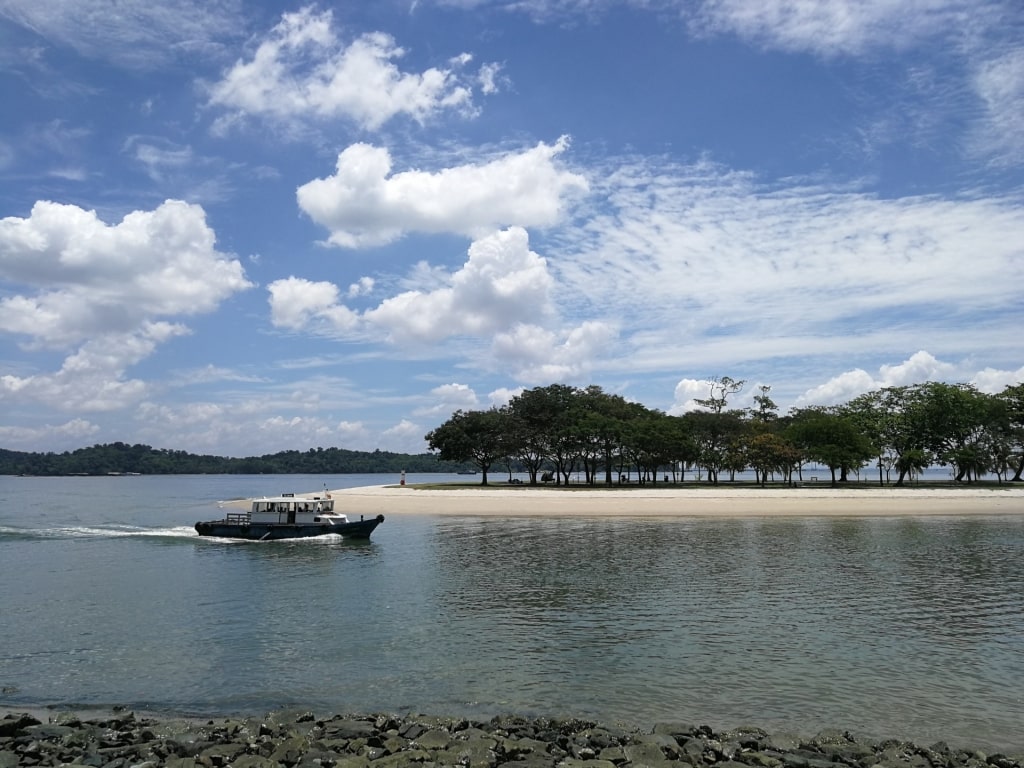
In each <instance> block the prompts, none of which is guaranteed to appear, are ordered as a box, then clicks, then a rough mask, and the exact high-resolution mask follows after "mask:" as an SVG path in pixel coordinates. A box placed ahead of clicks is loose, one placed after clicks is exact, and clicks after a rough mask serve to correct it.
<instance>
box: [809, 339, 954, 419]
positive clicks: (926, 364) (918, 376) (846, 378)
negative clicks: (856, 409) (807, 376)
mask: <svg viewBox="0 0 1024 768" xmlns="http://www.w3.org/2000/svg"><path fill="white" fill-rule="evenodd" d="M958 371H959V369H958V367H957V366H955V365H953V364H952V363H944V362H942V361H941V360H937V359H936V358H935V356H934V355H932V354H930V353H929V352H926V351H924V350H921V351H919V352H915V353H914V354H913V355H911V356H910V357H909V358H908V359H906V360H904V361H903V362H902V363H899V364H897V365H882V366H880V367H879V369H878V375H877V376H872V375H871V374H869V373H868V372H867V371H864V370H862V369H860V368H855V369H853V370H850V371H845V372H844V373H841V374H839V375H838V376H836V377H834V378H832V379H830V380H828V381H826V382H825V383H824V384H821V385H820V386H817V387H814V388H812V389H809V390H808V391H807V392H805V393H804V394H803V395H802V396H801V397H799V398H798V399H797V402H796V404H797V405H798V406H799V405H838V404H841V403H845V402H847V401H849V400H851V399H853V398H854V397H857V395H862V394H864V393H865V392H871V391H872V390H876V389H883V388H884V387H902V386H907V385H910V384H921V383H923V382H926V381H948V380H949V379H954V378H956V377H957V374H958Z"/></svg>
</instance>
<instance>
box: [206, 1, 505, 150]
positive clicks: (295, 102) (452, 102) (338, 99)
mask: <svg viewBox="0 0 1024 768" xmlns="http://www.w3.org/2000/svg"><path fill="white" fill-rule="evenodd" d="M404 55H405V51H404V50H403V49H402V48H401V47H399V46H398V45H397V44H396V42H395V40H394V38H392V37H391V36H390V35H388V34H385V33H382V32H374V33H368V34H364V35H361V36H359V37H358V38H356V39H355V40H353V41H351V42H349V43H344V42H343V41H342V40H340V39H339V37H338V36H337V34H336V33H335V32H334V29H333V18H332V13H331V11H329V10H328V11H323V12H321V13H317V12H316V11H314V10H313V9H312V8H311V7H306V8H303V9H302V10H300V11H297V12H295V13H285V14H284V15H283V16H282V17H281V21H280V22H279V23H278V24H277V25H276V26H275V27H274V28H273V29H272V30H271V31H270V33H269V34H268V35H267V36H266V37H265V39H263V41H262V42H261V43H260V44H259V46H258V48H257V49H256V51H255V53H254V54H253V55H252V57H251V58H250V59H248V60H246V61H242V60H239V61H238V62H236V63H235V65H234V66H233V67H232V68H231V69H229V70H228V71H227V72H225V73H224V75H223V77H222V79H221V80H220V81H219V82H217V83H214V84H212V85H211V86H210V87H209V101H210V104H211V105H213V106H219V107H224V108H226V109H227V110H229V113H228V116H227V117H224V118H221V119H220V120H219V121H218V123H217V128H218V129H220V130H223V129H225V128H227V127H228V126H229V125H230V124H231V123H232V122H234V121H236V120H238V119H239V118H241V117H244V116H246V115H263V116H267V117H269V118H272V119H276V120H280V121H284V122H285V123H291V122H293V121H298V120H306V119H322V120H333V119H337V118H344V119H347V120H350V121H351V122H353V123H355V124H356V125H358V126H361V127H362V128H365V129H368V130H372V129H376V128H379V127H380V126H382V125H383V124H384V123H386V122H387V121H389V120H391V119H392V118H394V117H396V116H398V115H406V116H408V117H410V118H412V119H413V120H416V121H418V122H421V123H422V122H425V121H427V120H428V119H430V118H432V117H434V116H435V115H437V114H439V113H442V112H450V111H454V112H457V113H460V114H463V115H472V114H474V112H475V107H474V106H473V90H472V88H473V82H474V81H475V80H476V76H473V75H472V74H466V73H464V70H465V68H466V67H467V66H468V65H469V63H470V62H471V60H472V57H471V56H469V55H468V54H467V55H462V56H458V57H455V58H453V59H451V60H450V61H449V62H448V64H449V66H448V67H446V68H436V67H431V68H429V69H427V70H424V71H423V72H402V71H401V70H400V69H399V68H398V67H397V66H396V64H395V63H394V62H395V61H396V60H398V59H400V58H402V56H404ZM493 67H494V65H485V68H484V70H482V72H481V74H480V75H479V77H480V78H483V80H482V82H483V86H482V88H481V90H482V91H484V92H487V86H488V84H489V83H493V81H494V74H493Z"/></svg>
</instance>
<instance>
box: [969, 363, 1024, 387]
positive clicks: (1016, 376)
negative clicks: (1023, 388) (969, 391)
mask: <svg viewBox="0 0 1024 768" xmlns="http://www.w3.org/2000/svg"><path fill="white" fill-rule="evenodd" d="M970 383H971V384H973V385H974V386H976V387H977V388H978V389H979V390H980V391H982V392H988V393H989V394H996V393H998V392H1002V391H1003V390H1004V389H1006V388H1007V387H1010V386H1014V385H1016V384H1022V383H1024V365H1022V366H1021V367H1020V368H1018V369H1017V370H1015V371H1001V370H999V369H997V368H985V369H984V370H981V371H978V372H977V373H976V374H974V376H973V377H972V378H971V380H970Z"/></svg>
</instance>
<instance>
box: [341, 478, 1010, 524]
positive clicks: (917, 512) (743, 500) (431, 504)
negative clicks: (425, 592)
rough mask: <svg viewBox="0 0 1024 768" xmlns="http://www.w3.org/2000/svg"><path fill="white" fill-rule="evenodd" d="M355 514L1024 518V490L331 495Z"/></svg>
mask: <svg viewBox="0 0 1024 768" xmlns="http://www.w3.org/2000/svg"><path fill="white" fill-rule="evenodd" d="M331 494H332V495H333V496H334V498H335V499H337V500H338V507H339V508H340V510H341V511H344V512H345V513H346V514H348V515H349V516H350V517H351V516H352V515H354V514H356V515H378V514H383V515H385V516H387V515H405V514H410V515H417V514H418V515H458V516H481V517H536V516H566V517H607V516H614V517H891V516H904V515H906V516H910V515H913V516H926V515H1020V516H1022V517H1024V488H1021V487H1019V486H1007V487H1006V488H978V489H974V488H966V487H951V488H948V489H946V488H940V489H934V488H891V487H886V488H882V487H873V488H872V487H866V486H863V485H857V486H854V487H849V488H831V487H814V488H808V487H801V488H765V489H760V488H750V487H744V488H728V487H723V486H718V487H711V486H703V487H680V486H673V487H656V486H655V487H652V486H646V487H644V488H629V489H609V490H577V489H573V490H565V489H559V488H534V487H529V486H527V487H516V488H495V487H490V488H487V489H483V488H466V487H460V488H452V489H425V488H416V487H414V486H399V485H375V486H364V487H360V488H344V489H339V490H336V491H331Z"/></svg>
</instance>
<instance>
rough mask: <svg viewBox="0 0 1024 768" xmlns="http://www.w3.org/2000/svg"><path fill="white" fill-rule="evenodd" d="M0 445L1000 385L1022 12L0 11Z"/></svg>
mask: <svg viewBox="0 0 1024 768" xmlns="http://www.w3.org/2000/svg"><path fill="white" fill-rule="evenodd" d="M0 104H2V105H3V107H2V109H0V446H2V447H5V448H9V449H14V450H29V451H50V450H54V451H62V450H68V449H73V448H77V447H81V446H85V445H92V444H94V443H99V442H112V441H118V440H120V441H124V442H129V443H135V442H142V443H147V444H149V445H153V446H156V447H159V448H173V449H180V450H188V451H193V452H202V453H215V454H220V455H233V456H241V455H256V454H263V453H270V452H275V451H279V450H285V449H298V450H306V449H308V448H313V447H317V446H323V447H328V446H338V447H343V448H351V449H358V450H372V449H374V448H381V449H384V450H396V451H410V452H418V451H422V450H425V449H426V445H425V443H424V441H423V435H424V434H425V433H426V432H428V431H429V430H431V429H433V428H434V427H435V426H437V425H438V424H440V423H442V422H443V421H444V420H445V419H447V418H448V417H449V416H450V415H451V413H452V412H453V411H454V410H456V409H459V408H461V409H484V408H488V407H490V406H491V405H500V404H503V403H505V402H507V401H508V399H509V398H510V397H511V396H513V395H515V394H516V393H517V392H519V391H521V390H522V389H523V388H528V387H535V386H543V385H547V384H552V383H566V384H572V385H578V386H587V385H590V384H597V385H600V386H601V387H603V388H604V389H605V390H606V391H608V392H611V393H617V394H621V395H623V396H624V397H626V398H627V399H630V400H635V401H638V402H642V403H644V404H645V405H647V406H648V407H651V408H658V409H662V410H664V411H666V412H670V413H681V412H684V411H685V410H687V409H689V408H692V407H693V402H692V401H693V399H694V398H695V397H706V396H707V393H708V392H707V381H708V380H709V379H711V378H717V377H720V376H731V377H732V378H734V379H745V380H747V382H748V383H747V386H746V388H745V389H744V391H743V392H742V393H740V394H739V395H737V396H736V397H735V398H734V400H733V401H732V404H733V405H736V406H740V407H742V406H744V405H748V404H750V403H751V399H750V398H751V396H752V395H753V394H755V393H756V391H757V389H756V388H757V386H759V385H769V386H771V387H772V389H771V395H772V397H773V398H774V399H775V401H776V402H777V403H778V404H779V406H780V407H781V409H782V410H783V411H785V410H787V409H788V408H790V407H792V406H803V405H810V404H831V403H838V402H844V401H846V400H848V399H849V398H851V397H853V396H856V395H857V394H860V393H861V392H864V391H867V390H870V389H874V388H878V387H883V386H889V385H898V384H909V383H915V382H923V381H928V380H942V381H967V382H972V383H974V384H975V385H977V386H978V387H979V388H980V389H982V390H984V391H989V392H996V391H999V390H1001V389H1002V388H1003V387H1005V386H1006V385H1007V384H1011V383H1016V382H1020V381H1024V354H1022V351H1024V344H1022V342H1021V326H1022V320H1024V299H1022V290H1021V285H1022V278H1021V275H1022V273H1024V6H1021V4H1020V3H1019V2H1018V0H991V1H990V2H985V0H969V1H961V0H856V1H854V0H849V2H845V1H841V0H820V2H815V3H808V2H805V0H774V1H773V0H635V1H634V2H631V1H629V0H622V1H621V2H612V1H611V0H608V1H607V2H602V0H521V1H520V2H497V1H495V2H489V1H488V0H413V2H408V1H405V2H392V1H391V0H380V2H376V3H345V4H340V3H339V4H332V3H320V4H301V3H288V2H285V3H266V4H256V3H243V2H241V0H166V1H165V2H162V3H159V4H153V3H142V2H138V3H136V2H123V1H118V0H0Z"/></svg>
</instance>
